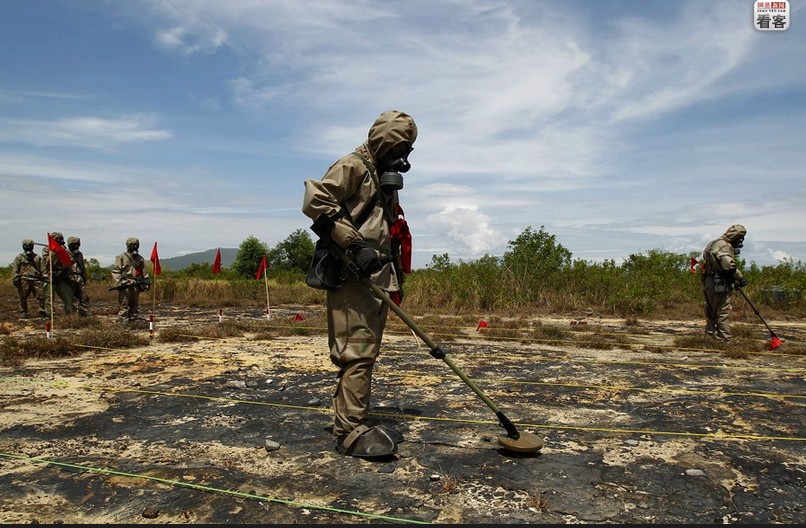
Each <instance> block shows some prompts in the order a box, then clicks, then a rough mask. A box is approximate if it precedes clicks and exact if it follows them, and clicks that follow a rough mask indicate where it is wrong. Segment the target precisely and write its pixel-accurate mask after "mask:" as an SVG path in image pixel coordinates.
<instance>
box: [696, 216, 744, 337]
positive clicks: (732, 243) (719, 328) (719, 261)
mask: <svg viewBox="0 0 806 528" xmlns="http://www.w3.org/2000/svg"><path fill="white" fill-rule="evenodd" d="M746 234H747V230H746V229H745V228H744V226H743V225H741V224H733V225H732V226H730V227H729V228H728V230H727V231H725V234H723V235H722V236H721V237H719V238H717V239H716V240H714V241H712V242H711V243H709V244H708V245H707V246H705V249H704V250H703V252H702V262H703V271H704V273H703V274H702V289H703V292H704V294H705V318H706V325H705V333H706V335H708V336H710V337H715V338H717V339H720V340H722V341H730V337H731V336H730V324H729V319H730V313H731V310H732V304H731V293H732V292H733V289H734V288H744V287H745V286H747V280H746V279H745V278H744V277H743V276H742V272H741V271H739V269H738V268H737V267H736V255H738V254H739V253H740V252H741V248H742V246H743V245H744V237H745V235H746Z"/></svg>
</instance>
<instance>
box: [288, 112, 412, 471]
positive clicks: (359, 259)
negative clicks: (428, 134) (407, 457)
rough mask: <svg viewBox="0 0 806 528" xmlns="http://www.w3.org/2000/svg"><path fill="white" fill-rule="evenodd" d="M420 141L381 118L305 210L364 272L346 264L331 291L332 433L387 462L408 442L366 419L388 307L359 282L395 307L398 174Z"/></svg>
mask: <svg viewBox="0 0 806 528" xmlns="http://www.w3.org/2000/svg"><path fill="white" fill-rule="evenodd" d="M416 139H417V126H416V125H415V123H414V120H413V119H412V118H411V117H410V116H409V115H408V114H405V113H403V112H399V111H396V110H390V111H386V112H383V113H381V114H380V116H379V117H378V118H377V119H376V121H375V123H374V124H373V125H372V126H371V128H370V129H369V134H368V138H367V140H366V141H365V142H364V143H363V144H361V145H360V146H359V147H357V148H356V149H355V150H354V151H353V152H351V153H349V154H347V155H346V156H344V157H342V158H341V159H339V160H337V161H336V162H335V163H334V164H333V165H331V166H330V168H329V169H328V170H327V172H326V173H325V174H324V176H323V177H322V179H321V180H312V179H311V180H306V181H305V194H304V199H303V204H302V212H303V213H304V214H305V215H306V216H308V217H309V218H310V219H311V220H313V221H314V223H313V227H312V229H313V230H314V232H316V234H317V235H319V236H320V237H321V239H322V240H323V241H324V240H327V241H328V242H330V243H333V244H335V245H337V246H338V248H339V249H340V250H341V251H342V252H344V254H346V255H347V256H348V258H350V259H351V260H352V262H354V263H355V265H356V267H357V268H358V271H359V276H355V275H353V274H351V273H350V271H349V269H348V267H347V266H342V270H341V272H340V274H341V276H340V281H339V284H338V285H335V286H333V287H330V288H327V316H328V344H329V348H330V359H331V361H332V362H333V364H334V365H335V366H336V367H338V369H339V372H338V375H337V378H336V379H337V381H336V389H335V392H334V394H333V410H334V413H335V419H334V423H333V434H334V435H335V438H336V450H337V451H338V452H339V453H340V454H343V455H349V456H355V457H364V458H374V457H384V456H389V455H392V454H395V453H397V444H398V443H400V442H402V441H403V436H402V435H401V434H400V433H399V432H398V431H396V430H394V429H392V428H391V427H389V426H386V425H383V424H373V423H371V422H370V421H369V420H368V414H369V408H370V399H371V385H372V371H373V368H374V366H375V361H376V360H377V359H378V355H379V353H380V345H381V340H382V338H383V332H384V328H385V326H386V319H387V315H388V311H389V308H388V306H387V305H386V304H384V301H383V300H382V299H379V298H378V296H376V295H375V294H374V292H373V290H372V289H371V288H370V287H369V286H368V285H366V284H363V283H361V282H360V281H361V280H362V279H366V278H368V279H369V280H371V281H372V282H373V283H374V284H375V285H377V286H378V288H380V289H381V290H383V291H385V292H387V293H388V294H389V296H390V298H392V299H393V300H394V301H395V302H397V303H399V302H400V299H401V298H402V284H403V271H404V270H402V269H401V264H400V263H401V259H400V255H398V254H396V253H398V252H399V244H395V243H393V238H392V237H391V236H390V228H391V227H392V226H393V225H394V224H395V222H396V220H398V218H399V215H400V214H401V213H402V209H400V206H399V203H398V190H400V189H401V188H402V187H403V178H402V176H401V175H400V173H401V172H406V171H408V170H409V168H410V167H411V166H410V164H409V162H408V156H409V153H410V152H411V151H412V145H413V144H414V141H415V140H416ZM409 265H410V262H409ZM405 271H406V272H408V271H409V270H405Z"/></svg>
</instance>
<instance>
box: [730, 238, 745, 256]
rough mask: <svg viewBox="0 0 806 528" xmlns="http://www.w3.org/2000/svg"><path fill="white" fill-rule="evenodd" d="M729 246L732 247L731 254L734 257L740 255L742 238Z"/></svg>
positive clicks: (742, 245) (742, 243)
mask: <svg viewBox="0 0 806 528" xmlns="http://www.w3.org/2000/svg"><path fill="white" fill-rule="evenodd" d="M731 246H733V254H734V255H738V254H740V253H741V252H742V248H743V247H744V238H740V239H738V240H734V241H733V242H732V243H731Z"/></svg>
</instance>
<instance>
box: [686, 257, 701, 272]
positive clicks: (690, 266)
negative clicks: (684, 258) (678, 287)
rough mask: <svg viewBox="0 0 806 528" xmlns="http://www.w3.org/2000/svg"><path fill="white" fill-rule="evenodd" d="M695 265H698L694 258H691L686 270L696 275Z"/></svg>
mask: <svg viewBox="0 0 806 528" xmlns="http://www.w3.org/2000/svg"><path fill="white" fill-rule="evenodd" d="M697 264H699V262H697V259H695V258H694V257H691V264H690V265H689V268H688V270H689V271H690V272H691V273H697V270H695V269H694V268H695V267H697Z"/></svg>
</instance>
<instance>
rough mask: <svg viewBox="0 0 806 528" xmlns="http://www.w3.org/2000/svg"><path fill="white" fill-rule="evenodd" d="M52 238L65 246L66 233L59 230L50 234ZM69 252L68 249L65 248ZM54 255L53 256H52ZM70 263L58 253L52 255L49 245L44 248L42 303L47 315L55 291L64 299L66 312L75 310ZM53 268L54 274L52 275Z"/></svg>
mask: <svg viewBox="0 0 806 528" xmlns="http://www.w3.org/2000/svg"><path fill="white" fill-rule="evenodd" d="M50 236H51V238H53V240H55V241H56V243H57V244H59V245H60V246H62V247H64V235H62V234H61V233H59V232H58V231H54V232H52V233H51V234H50ZM64 251H65V253H67V249H65V250H64ZM51 257H52V258H51ZM70 267H71V266H70V265H67V266H65V265H64V264H62V261H61V260H59V258H58V257H57V256H56V255H52V256H51V251H50V248H49V247H48V246H45V247H44V248H42V278H43V280H44V282H45V288H44V290H43V291H42V304H43V306H44V309H45V316H46V317H50V316H51V311H52V308H53V307H52V306H51V303H52V301H53V294H54V293H55V294H56V295H57V296H58V297H59V299H61V300H62V304H63V305H64V313H66V314H71V313H73V312H75V311H76V310H75V307H74V306H73V286H72V284H71V283H70ZM51 270H52V271H53V276H51Z"/></svg>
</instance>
